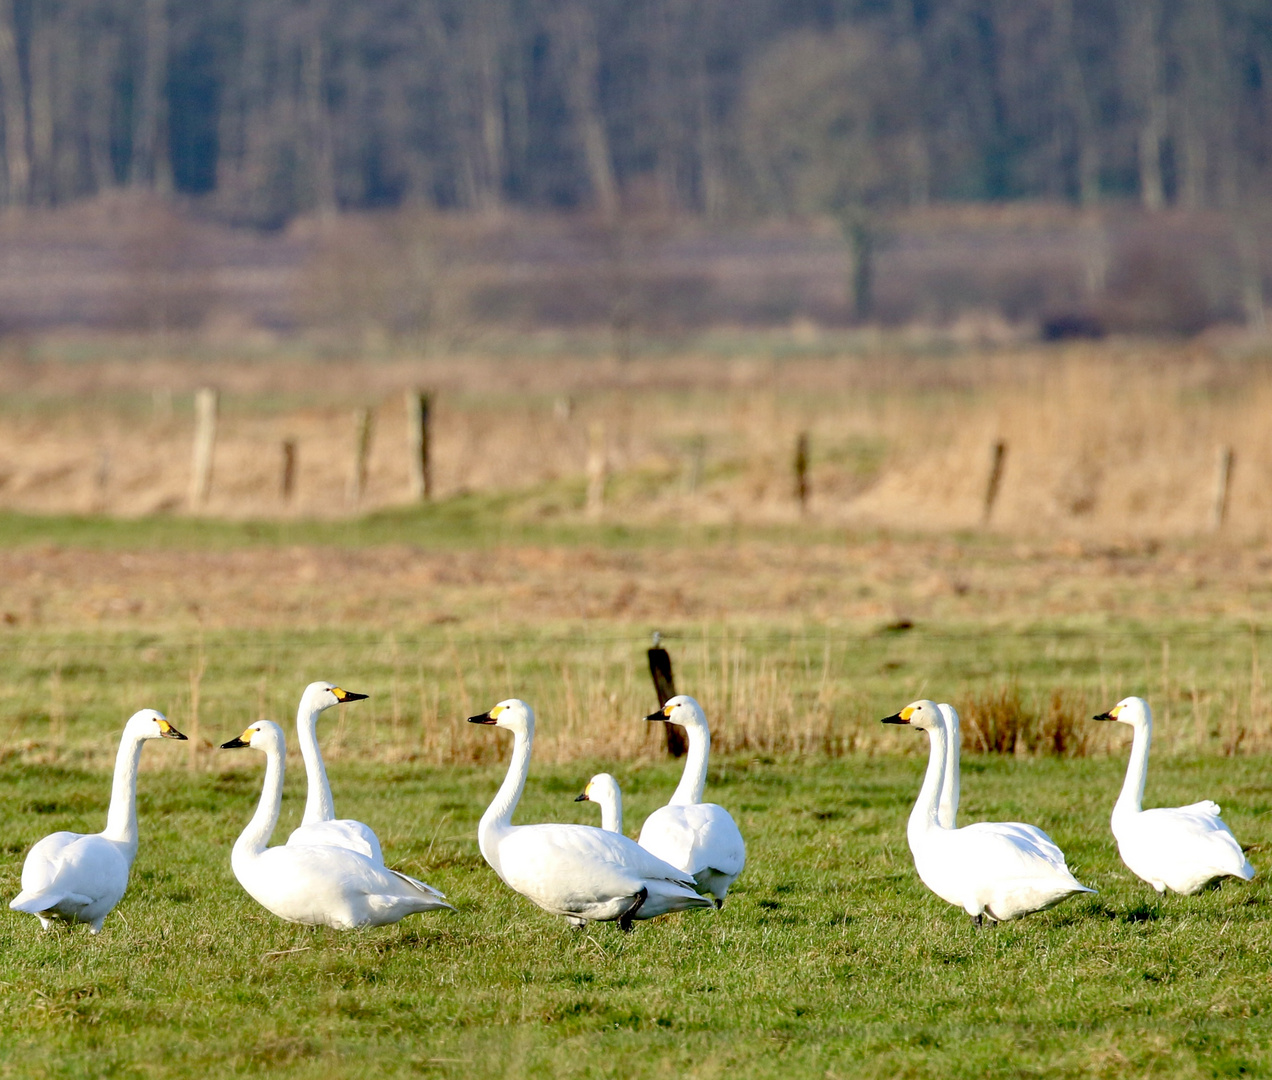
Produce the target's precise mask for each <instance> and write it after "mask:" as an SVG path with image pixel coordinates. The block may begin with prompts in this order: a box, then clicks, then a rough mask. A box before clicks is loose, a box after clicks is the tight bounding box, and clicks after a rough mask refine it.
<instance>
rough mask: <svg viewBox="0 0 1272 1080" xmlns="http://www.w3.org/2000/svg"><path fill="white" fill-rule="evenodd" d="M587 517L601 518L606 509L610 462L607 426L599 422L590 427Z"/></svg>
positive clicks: (594, 422)
mask: <svg viewBox="0 0 1272 1080" xmlns="http://www.w3.org/2000/svg"><path fill="white" fill-rule="evenodd" d="M587 435H588V446H587V516H588V517H590V518H599V517H600V516H601V512H602V511H603V510H604V509H605V478H606V474H607V473H608V471H609V462H608V461H607V460H606V455H605V425H604V424H602V423H601V422H600V421H599V420H594V421H592V423H591V424H589V425H588V429H587Z"/></svg>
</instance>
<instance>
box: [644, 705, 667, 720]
mask: <svg viewBox="0 0 1272 1080" xmlns="http://www.w3.org/2000/svg"><path fill="white" fill-rule="evenodd" d="M670 715H671V713H669V712H668V711H667V709H666V707H665V706H664V707H663V708H661V709H659V710H658V711H657V712H651V713H650V714H649V715H648V716H647V717H645V719H646V720H647V721H651V720H666V719H667V717H669V716H670Z"/></svg>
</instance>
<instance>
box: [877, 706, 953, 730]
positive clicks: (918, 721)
mask: <svg viewBox="0 0 1272 1080" xmlns="http://www.w3.org/2000/svg"><path fill="white" fill-rule="evenodd" d="M881 723H884V724H908V725H909V726H910V727H915V728H920V729H922V730H923V731H937V730H944V728H945V717H944V716H943V715H942V714H941V706H939V705H938V704H937V703H936V702H935V701H928V700H926V699H924V700H922V701H912V702H910V704H909V705H907V706H906V707H905V708H904V709H902V710H901V711H900V712H899V713H893V714H892V715H891V716H885V717H884V718H883V720H882V721H881Z"/></svg>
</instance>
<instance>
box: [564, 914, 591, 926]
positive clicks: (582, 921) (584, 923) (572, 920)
mask: <svg viewBox="0 0 1272 1080" xmlns="http://www.w3.org/2000/svg"><path fill="white" fill-rule="evenodd" d="M565 921H566V922H568V923H569V924H570V929H571V930H584V929H586V928H587V920H586V919H578V918H575V917H574V916H573V915H567V916H566V917H565Z"/></svg>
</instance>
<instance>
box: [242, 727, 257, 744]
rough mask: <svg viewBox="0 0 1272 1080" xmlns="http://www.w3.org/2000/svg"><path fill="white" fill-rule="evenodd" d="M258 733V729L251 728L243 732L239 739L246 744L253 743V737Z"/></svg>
mask: <svg viewBox="0 0 1272 1080" xmlns="http://www.w3.org/2000/svg"><path fill="white" fill-rule="evenodd" d="M256 731H257V729H256V728H254V727H250V728H248V729H247V730H246V731H245V732H243V734H242V735H240V736H239V738H240V739H242V740H243V741H244V742H251V741H252V736H253V735H255V734H256Z"/></svg>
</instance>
